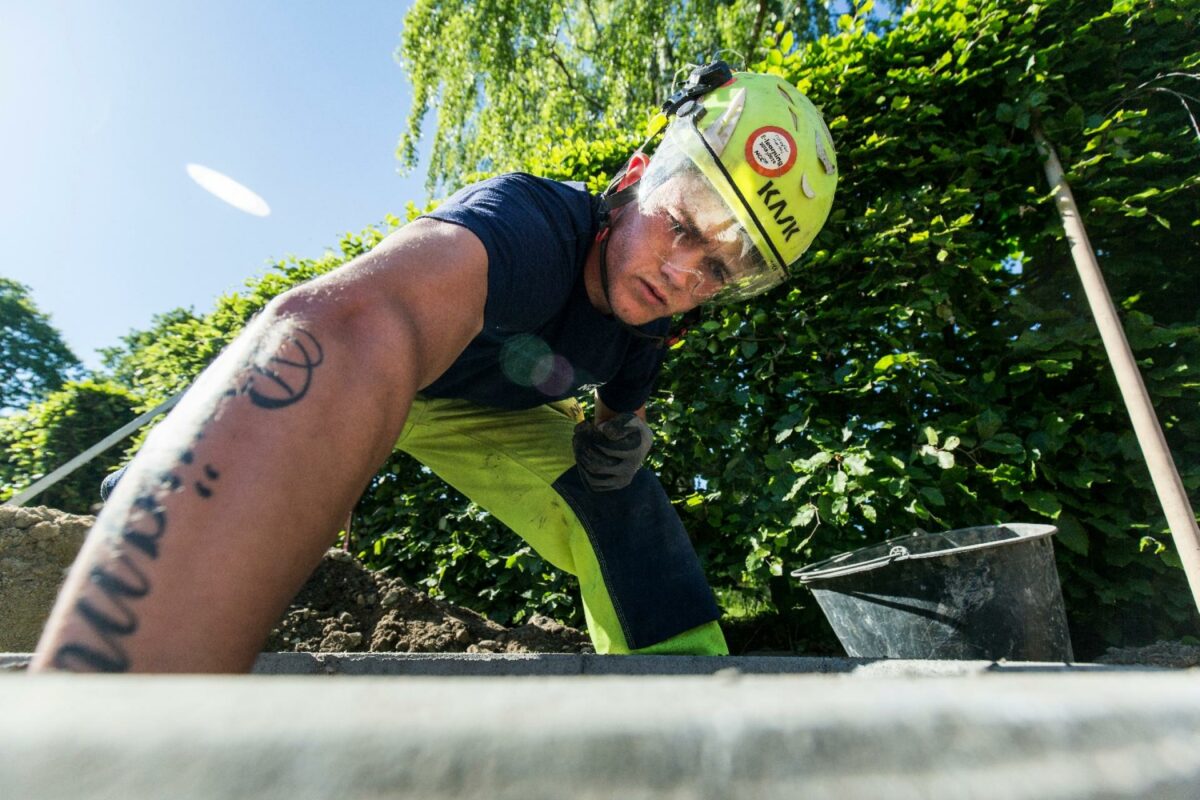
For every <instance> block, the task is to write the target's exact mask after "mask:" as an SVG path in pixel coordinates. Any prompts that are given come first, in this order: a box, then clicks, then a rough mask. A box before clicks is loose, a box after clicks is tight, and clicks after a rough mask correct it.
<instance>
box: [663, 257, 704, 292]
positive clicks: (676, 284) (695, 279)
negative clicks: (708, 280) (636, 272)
mask: <svg viewBox="0 0 1200 800" xmlns="http://www.w3.org/2000/svg"><path fill="white" fill-rule="evenodd" d="M662 273H663V276H664V277H665V278H666V280H667V283H668V284H669V285H670V286H671V288H672V289H675V290H677V291H682V292H690V291H692V290H693V289H695V288H696V287H697V286H698V285H699V284H700V283H701V282H703V279H704V278H703V275H702V274H701V272H700V270H699V267H698V265H697V261H696V259H695V258H692V257H689V256H688V254H685V253H683V252H680V250H679V248H676V250H675V251H673V252H672V253H671V255H670V256H669V257H668V258H667V259H666V260H664V261H663V264H662Z"/></svg>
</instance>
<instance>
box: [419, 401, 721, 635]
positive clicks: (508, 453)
mask: <svg viewBox="0 0 1200 800" xmlns="http://www.w3.org/2000/svg"><path fill="white" fill-rule="evenodd" d="M582 418H583V413H582V410H581V408H580V406H579V403H578V402H576V401H575V400H564V401H560V402H557V403H552V404H549V405H544V406H539V407H537V408H533V409H528V410H523V411H504V410H497V409H492V408H484V407H482V406H478V405H475V404H473V403H468V402H465V401H462V400H439V399H430V398H424V397H417V399H416V400H414V401H413V406H412V410H411V411H410V412H409V415H408V422H407V424H406V425H405V427H404V431H403V432H402V433H401V434H400V439H399V440H398V441H397V443H396V447H397V449H399V450H402V451H404V452H406V453H409V454H411V455H413V456H414V457H416V458H417V460H419V461H420V462H421V463H423V464H425V465H426V466H427V467H429V468H430V469H431V470H433V472H434V473H435V474H437V475H438V476H439V477H441V478H442V479H443V480H445V481H446V482H447V483H449V484H450V485H451V486H453V487H454V488H455V489H457V490H459V491H460V492H462V493H463V494H464V495H466V496H467V497H469V498H470V499H471V500H473V501H474V502H475V503H477V504H478V505H479V506H481V507H482V508H485V509H487V510H488V511H489V512H491V513H492V514H493V515H495V516H496V518H497V519H499V520H500V521H501V522H503V523H504V524H505V525H507V526H508V527H510V528H512V529H513V530H514V531H515V532H516V533H517V534H519V535H520V536H521V538H523V539H524V540H525V541H526V542H528V543H529V545H530V546H531V547H533V549H534V550H536V551H537V552H538V553H539V554H540V555H541V556H542V558H544V559H546V560H547V561H549V562H550V563H551V564H553V565H554V566H555V567H557V568H559V569H561V570H565V571H566V572H569V573H570V574H572V575H575V576H577V577H578V578H579V586H580V589H581V593H582V595H583V610H584V615H585V617H586V619H587V626H588V632H589V633H590V634H591V637H592V643H593V644H594V645H595V647H596V652H597V653H659V654H667V653H674V654H690V655H724V654H727V653H728V652H729V650H728V648H727V647H726V644H725V637H724V636H723V635H722V633H721V629H720V627H719V626H718V624H717V618H718V617H719V616H720V612H719V610H718V609H717V606H716V602H715V601H714V599H713V596H712V591H711V590H710V589H709V587H708V584H707V582H706V581H705V578H704V574H703V572H702V570H701V568H700V563H699V560H698V559H697V558H696V553H695V551H694V550H693V549H692V546H691V543H690V542H689V541H688V538H687V534H686V532H684V530H683V525H682V523H681V522H680V521H679V517H678V515H677V514H676V513H675V510H674V508H672V507H671V504H670V501H669V500H668V498H667V496H666V493H665V492H664V491H663V489H662V486H661V484H660V483H659V481H658V478H657V477H655V476H654V474H653V473H652V472H650V471H649V470H648V469H645V468H643V469H642V470H640V471H639V472H638V475H637V477H635V479H634V481H633V483H631V484H630V485H629V486H628V487H626V488H624V489H618V490H616V491H613V492H592V491H590V490H588V489H587V487H586V485H585V484H584V483H583V482H582V479H581V478H580V476H579V473H578V470H577V469H576V468H575V456H574V453H573V451H572V448H571V436H572V432H573V430H574V427H575V424H576V423H577V422H579V421H581V420H582Z"/></svg>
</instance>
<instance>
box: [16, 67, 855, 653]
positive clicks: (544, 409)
mask: <svg viewBox="0 0 1200 800" xmlns="http://www.w3.org/2000/svg"><path fill="white" fill-rule="evenodd" d="M656 127H657V130H656V131H655V132H654V133H653V134H652V136H651V139H650V141H648V142H647V145H651V144H653V143H655V142H657V141H658V139H659V137H660V136H661V142H660V143H658V146H657V149H656V150H655V151H654V155H653V157H652V158H648V157H647V156H646V154H645V152H643V151H644V150H646V149H647V146H643V147H642V148H639V150H638V151H637V152H635V153H634V154H633V156H632V157H631V158H630V160H629V162H628V163H627V165H626V166H625V168H624V169H623V170H622V172H621V174H620V175H619V176H618V178H617V179H616V180H615V181H614V183H613V185H612V186H611V187H610V189H609V191H607V192H606V193H605V194H604V195H603V196H599V197H597V196H592V195H590V194H588V193H587V192H586V191H585V190H584V189H583V187H582V186H580V185H577V184H564V183H558V182H554V181H548V180H543V179H539V178H535V177H532V176H529V175H524V174H512V175H503V176H500V177H497V178H493V179H490V180H487V181H484V182H482V183H480V184H477V185H474V186H471V187H468V188H466V189H464V190H462V191H460V192H459V193H457V194H456V195H454V196H453V197H451V198H450V199H449V200H448V201H447V202H446V203H444V204H443V205H442V206H440V207H439V208H438V210H437V211H435V212H433V213H431V214H427V215H425V216H424V217H423V218H421V219H418V220H416V221H414V222H413V223H411V224H409V225H407V226H405V227H404V228H402V229H400V230H398V231H396V232H395V233H393V234H392V235H390V236H388V237H387V238H386V239H385V240H384V241H383V242H381V243H380V244H379V245H378V246H377V247H375V248H374V249H373V250H371V251H370V252H369V253H366V254H364V255H362V256H360V257H358V258H356V259H354V260H353V261H351V262H350V263H348V264H346V265H345V266H343V267H341V268H340V269H338V270H335V271H333V272H331V273H329V274H327V275H325V276H322V277H320V278H318V279H316V280H314V281H311V282H310V283H307V284H304V285H302V286H299V287H296V288H294V289H292V290H290V291H288V292H286V293H284V294H283V295H281V296H279V297H278V298H276V299H275V300H273V301H272V302H271V303H270V304H269V305H268V306H267V308H266V309H265V310H264V311H263V313H262V314H261V315H259V316H258V317H257V318H256V319H255V320H253V321H252V322H251V323H250V324H249V325H248V326H247V328H246V330H245V331H244V332H243V333H242V335H241V336H240V337H239V338H238V339H237V340H236V341H235V342H234V343H233V344H232V345H230V347H229V348H227V350H226V351H225V352H224V353H222V354H221V355H220V356H219V357H218V358H217V359H216V361H214V363H213V364H212V365H211V366H210V367H209V368H208V369H207V370H206V371H205V372H204V373H203V374H202V375H201V376H200V378H199V379H198V380H197V382H196V383H195V385H194V386H193V387H192V389H190V390H189V392H188V393H187V395H186V396H185V397H184V398H183V400H182V401H181V402H180V404H179V406H178V407H177V408H176V409H175V410H174V411H173V412H172V413H171V414H170V416H168V418H167V419H166V420H164V421H163V423H162V424H160V425H159V426H158V427H157V428H156V429H155V430H154V431H153V433H152V434H151V436H150V437H148V439H147V441H146V444H145V446H144V447H143V448H142V451H141V452H140V453H139V454H138V456H137V457H136V458H135V459H134V460H133V461H132V462H131V464H130V466H129V468H128V470H127V473H126V474H125V475H124V477H123V478H122V479H121V480H120V483H119V484H118V485H117V486H116V488H115V490H114V491H113V493H112V496H111V498H109V500H108V502H107V503H106V505H105V507H104V509H103V511H102V512H101V514H100V515H99V518H98V519H97V522H96V526H95V528H94V529H93V531H92V533H91V535H90V536H89V537H88V540H87V542H86V544H85V546H84V548H83V550H82V552H81V554H80V556H79V559H78V561H77V562H76V564H75V566H74V568H73V569H72V571H71V573H70V575H69V577H68V579H67V582H66V585H65V587H64V590H63V592H62V593H61V595H60V597H59V601H58V603H57V605H56V607H55V609H54V611H53V613H52V616H51V618H50V621H49V623H48V625H47V629H46V631H45V633H44V634H43V637H42V641H41V643H40V644H39V646H38V651H37V654H36V656H35V658H34V661H33V665H32V668H33V669H55V668H57V669H70V670H104V671H125V670H138V671H175V670H188V671H229V670H241V671H244V670H248V669H249V668H250V667H251V666H252V665H253V662H254V660H255V657H256V656H257V654H258V652H259V649H260V648H261V646H262V643H263V641H264V639H265V637H266V634H267V632H268V631H269V630H270V628H271V626H272V625H273V624H274V623H276V622H277V621H278V619H279V618H280V616H281V615H282V613H283V611H284V610H285V609H286V607H287V605H288V603H289V601H290V600H291V598H292V597H293V595H294V594H295V593H296V591H297V590H298V589H299V588H300V586H301V585H302V584H303V582H304V580H305V579H306V577H307V576H308V575H309V573H311V571H312V570H313V569H314V567H315V566H316V564H317V563H318V561H319V560H320V558H321V556H322V554H323V553H324V552H325V550H326V548H327V547H328V546H329V545H330V544H331V542H332V539H333V536H334V533H335V532H336V531H337V530H338V529H339V527H340V524H341V523H342V521H343V520H345V519H346V517H347V514H348V513H349V511H350V509H351V508H352V507H353V505H354V503H355V501H356V499H357V498H358V496H359V494H360V493H361V492H362V490H363V487H364V486H366V485H367V483H368V481H369V480H370V479H371V477H372V475H373V474H374V472H375V471H376V470H377V469H378V468H379V466H380V464H382V463H383V461H384V460H385V459H386V458H387V456H388V454H389V452H390V451H391V449H392V448H393V447H396V448H399V449H400V450H403V451H405V452H408V453H411V454H412V455H413V456H415V457H416V458H417V459H419V460H420V461H421V462H423V463H424V464H425V465H427V466H428V467H429V468H430V469H431V470H433V471H434V472H435V473H437V474H438V475H439V476H441V477H442V478H443V479H445V480H446V481H447V482H448V483H450V484H451V485H453V486H454V487H456V488H457V489H459V490H460V491H461V492H462V493H463V494H465V495H466V496H467V497H469V498H471V499H472V500H473V501H475V502H476V503H477V504H478V505H480V506H481V507H483V508H485V509H487V510H488V511H490V512H491V513H492V514H494V515H495V516H496V517H497V518H498V519H500V520H501V521H502V522H504V523H505V524H506V525H508V526H509V527H511V528H512V529H513V530H514V531H516V532H517V533H518V534H519V535H520V536H522V537H523V538H524V539H525V540H526V541H527V542H528V543H529V544H530V545H531V546H532V547H533V548H534V549H535V550H536V551H537V552H538V553H539V554H540V555H541V556H542V557H543V558H545V559H546V560H547V561H549V562H550V563H552V564H554V565H555V566H556V567H558V568H559V569H562V570H565V571H567V572H569V573H571V574H574V575H576V576H578V579H579V584H580V589H581V594H582V599H583V607H584V612H585V616H586V619H587V625H588V630H589V632H590V634H591V637H592V641H593V643H594V644H595V647H596V650H597V652H599V653H629V652H638V653H686V654H723V653H726V652H727V648H726V645H725V641H724V638H723V636H722V634H721V630H720V627H719V626H718V624H717V620H718V617H719V610H718V608H717V605H716V603H715V601H714V599H713V595H712V591H711V590H710V589H709V587H708V584H707V582H706V580H705V578H704V575H703V572H702V570H701V566H700V563H699V560H698V559H697V557H696V555H695V552H694V551H693V549H692V547H691V544H690V542H689V540H688V537H687V535H686V533H685V531H684V529H683V526H682V524H681V522H680V520H679V518H678V516H677V515H676V513H675V511H674V509H673V508H672V506H671V503H670V502H669V500H668V498H667V495H666V494H665V492H664V491H663V489H662V486H661V485H660V484H659V481H658V479H657V478H656V477H655V475H654V474H653V473H652V472H650V471H649V470H648V469H646V468H645V467H643V466H642V461H643V459H644V458H645V456H646V453H647V451H648V450H649V448H650V443H651V439H652V436H651V433H650V429H649V427H648V426H647V424H646V421H645V402H646V399H647V398H648V396H649V394H650V391H651V389H652V386H653V384H654V381H655V378H656V376H657V374H658V371H659V367H660V365H661V363H662V359H663V355H664V351H665V349H664V347H663V346H662V345H663V341H664V338H665V337H666V336H667V333H668V325H669V321H670V318H671V317H672V316H673V315H677V314H681V313H683V312H686V311H688V310H690V309H692V308H695V307H696V306H698V305H699V304H702V303H719V302H727V301H736V300H743V299H745V298H747V297H750V296H752V295H755V294H758V293H760V292H763V291H765V290H767V289H769V288H771V287H773V286H775V285H777V284H778V283H780V282H781V281H782V280H783V279H784V278H785V277H786V275H787V271H788V269H789V268H790V267H791V266H792V265H794V264H795V263H796V262H797V261H798V260H799V258H800V256H801V254H802V253H803V252H804V251H805V249H806V248H807V247H808V245H809V243H810V242H811V241H812V239H813V237H814V236H815V235H816V234H817V232H818V230H819V229H820V228H821V226H822V225H823V224H824V221H825V219H826V217H827V215H828V213H829V209H830V206H831V204H832V201H833V193H834V187H835V184H836V181H837V167H836V163H835V161H834V150H833V141H832V139H831V137H830V135H829V131H828V129H827V128H826V127H825V124H824V122H823V121H822V119H821V116H820V114H819V113H818V112H817V110H816V108H815V107H814V106H813V105H812V104H811V103H810V102H809V101H808V100H807V99H806V98H805V97H804V96H803V95H802V94H801V93H800V92H799V91H797V90H796V88H795V87H793V86H791V85H790V84H788V83H786V82H785V81H783V80H781V79H779V78H777V77H774V76H770V75H760V74H753V73H732V72H731V71H730V70H729V68H728V67H727V66H726V65H725V64H724V63H722V62H716V63H714V64H711V65H709V66H707V67H704V68H700V69H697V70H696V71H695V72H693V74H692V76H691V77H690V78H689V80H688V82H687V83H686V84H685V85H684V87H683V88H682V89H681V90H679V91H678V92H676V93H675V94H674V95H673V96H672V97H671V98H670V99H669V100H668V101H667V103H666V104H665V105H664V114H663V115H661V116H660V123H659V124H658V125H657V126H656ZM589 389H596V401H595V406H596V411H595V416H594V418H593V419H592V420H589V421H584V419H583V414H582V412H581V410H580V406H579V404H578V402H577V401H576V400H575V397H576V395H577V394H578V393H579V392H581V391H586V390H589Z"/></svg>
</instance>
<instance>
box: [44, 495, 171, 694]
mask: <svg viewBox="0 0 1200 800" xmlns="http://www.w3.org/2000/svg"><path fill="white" fill-rule="evenodd" d="M134 506H135V507H136V508H138V509H139V510H141V511H142V512H144V513H143V514H140V515H138V517H137V518H136V523H135V522H130V523H129V524H127V525H126V527H125V528H124V529H122V531H121V533H120V535H119V536H118V539H119V540H120V541H121V542H123V543H125V544H128V545H129V546H130V547H132V548H133V549H134V550H137V551H139V552H140V553H142V555H144V556H146V557H147V558H149V559H151V560H155V559H157V558H158V542H159V540H160V539H161V538H162V536H163V534H164V533H166V530H167V517H166V513H165V512H164V511H163V509H162V507H161V506H160V505H159V504H158V503H156V502H155V501H154V499H153V498H152V497H150V496H148V495H144V496H142V497H139V498H138V499H137V500H136V501H134ZM88 579H89V580H90V581H91V583H92V584H93V585H94V586H95V587H96V589H97V591H98V592H99V593H100V597H99V598H98V599H97V601H96V602H93V601H92V600H91V599H90V598H88V597H83V598H80V599H79V600H78V601H76V603H75V610H76V612H78V614H79V616H80V617H82V618H83V621H84V622H85V623H87V625H88V627H89V628H91V629H92V630H93V631H95V633H96V636H97V637H98V638H99V640H100V643H101V646H99V647H93V646H91V645H87V644H80V643H78V642H71V643H68V644H65V645H63V646H62V647H60V648H59V649H58V651H57V652H56V653H55V654H54V666H55V667H57V668H58V669H92V670H97V671H99V672H125V671H126V670H128V669H129V655H128V653H127V652H126V650H125V647H124V644H123V642H122V641H121V640H122V639H124V638H125V637H127V636H131V635H133V634H134V633H135V632H136V631H137V629H138V619H137V615H136V614H135V613H134V611H133V608H132V607H131V606H130V602H131V601H133V600H140V599H142V598H143V597H145V596H146V595H148V594H149V593H150V579H149V578H148V577H147V575H146V573H145V572H144V571H143V570H141V569H139V568H138V565H137V563H135V561H134V554H133V553H132V552H130V551H125V552H121V553H120V554H118V555H117V556H116V557H115V558H114V559H112V562H111V563H110V564H108V565H106V566H97V567H93V568H92V571H91V572H90V573H88Z"/></svg>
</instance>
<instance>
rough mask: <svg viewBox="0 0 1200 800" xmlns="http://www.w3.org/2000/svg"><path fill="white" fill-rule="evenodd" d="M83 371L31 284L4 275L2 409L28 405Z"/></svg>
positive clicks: (0, 300) (0, 303) (0, 298)
mask: <svg viewBox="0 0 1200 800" xmlns="http://www.w3.org/2000/svg"><path fill="white" fill-rule="evenodd" d="M81 371H82V366H81V365H80V363H79V359H77V358H76V357H75V354H74V353H72V352H71V349H70V348H69V347H67V345H66V343H65V342H63V340H62V335H61V334H60V333H59V332H58V330H57V329H56V328H55V327H54V326H53V325H52V324H50V318H49V317H48V316H46V315H45V314H44V313H42V312H41V311H39V310H38V308H37V306H36V305H35V304H34V302H33V298H31V297H30V295H29V287H28V286H26V285H24V284H22V283H18V282H17V281H14V280H10V279H8V278H2V277H0V409H3V408H22V407H24V406H27V405H29V404H30V403H32V402H33V401H35V400H38V399H40V398H42V397H45V396H46V395H47V394H49V393H50V392H52V391H54V390H55V389H58V388H59V387H60V386H62V385H63V383H64V382H65V381H67V380H68V379H70V378H71V377H72V376H75V375H78V374H79V373H80V372H81Z"/></svg>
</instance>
